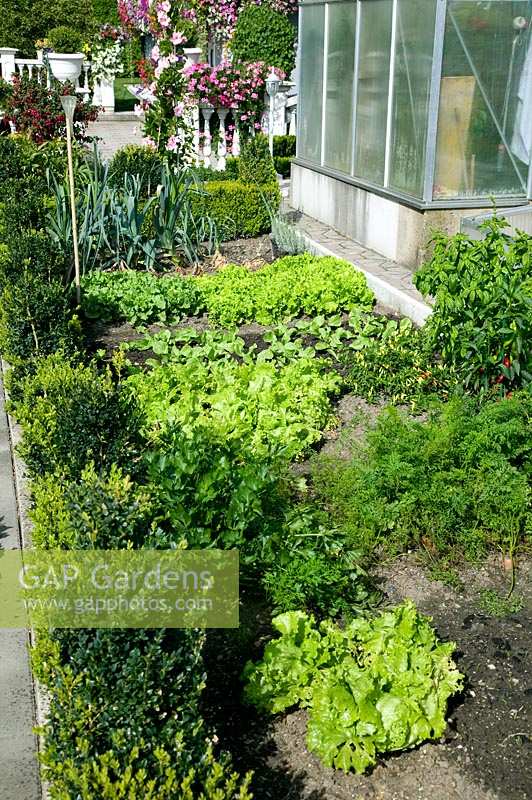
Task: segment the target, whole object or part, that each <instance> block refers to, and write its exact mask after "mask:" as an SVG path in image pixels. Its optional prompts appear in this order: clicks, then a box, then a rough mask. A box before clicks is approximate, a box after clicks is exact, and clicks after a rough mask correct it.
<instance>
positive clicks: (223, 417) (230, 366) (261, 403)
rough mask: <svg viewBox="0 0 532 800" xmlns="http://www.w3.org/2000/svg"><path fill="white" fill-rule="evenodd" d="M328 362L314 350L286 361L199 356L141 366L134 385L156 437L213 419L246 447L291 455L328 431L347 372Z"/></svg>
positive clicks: (218, 434) (213, 427)
mask: <svg viewBox="0 0 532 800" xmlns="http://www.w3.org/2000/svg"><path fill="white" fill-rule="evenodd" d="M321 366H322V365H321V364H320V362H319V361H318V360H317V359H311V358H301V359H298V360H295V361H293V362H292V363H289V364H286V365H284V366H281V367H279V366H277V365H275V364H272V363H267V362H264V363H253V361H252V360H246V361H244V363H238V362H236V361H224V360H220V361H213V362H211V363H205V361H204V360H203V359H202V358H201V356H199V357H198V358H191V359H189V360H188V361H187V362H186V363H184V364H182V363H179V362H178V363H168V364H164V365H162V366H159V367H154V368H153V369H152V370H150V372H148V373H142V372H140V371H139V372H137V373H136V374H133V375H131V376H130V377H129V378H128V379H127V380H126V385H127V386H128V387H129V392H130V393H131V396H132V397H133V396H134V397H135V398H136V401H137V402H138V403H139V404H140V408H141V410H142V414H143V418H144V425H143V430H144V431H145V433H146V435H147V436H149V437H150V438H153V440H154V441H157V440H158V438H159V436H160V433H161V431H165V430H166V429H169V428H173V427H174V426H176V425H178V426H179V427H180V428H181V430H182V432H183V434H184V435H191V434H192V433H193V431H194V430H195V429H196V428H197V427H198V426H204V425H206V426H208V428H209V429H210V431H211V434H210V435H211V437H212V439H213V440H214V441H218V442H220V441H221V442H229V441H235V442H238V443H239V446H240V447H241V448H242V450H243V452H246V451H250V452H251V453H253V454H254V455H256V456H268V455H270V454H272V453H273V454H277V457H279V458H281V459H282V460H284V461H285V462H288V461H290V460H291V459H293V458H295V457H296V456H298V455H299V454H300V453H302V452H303V451H304V450H305V449H306V448H308V447H309V445H311V444H312V443H313V442H315V441H317V439H319V438H320V436H321V431H322V429H323V428H324V427H325V425H326V424H327V421H328V419H329V417H330V404H329V399H328V397H329V395H330V394H333V393H334V392H335V391H337V389H338V387H339V378H338V376H336V375H334V374H332V373H325V372H322V371H321V369H320V367H321Z"/></svg>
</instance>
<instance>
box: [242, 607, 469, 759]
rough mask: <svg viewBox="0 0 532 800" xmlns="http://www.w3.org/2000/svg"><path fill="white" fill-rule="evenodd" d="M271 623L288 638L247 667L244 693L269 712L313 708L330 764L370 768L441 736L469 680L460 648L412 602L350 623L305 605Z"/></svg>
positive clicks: (313, 724)
mask: <svg viewBox="0 0 532 800" xmlns="http://www.w3.org/2000/svg"><path fill="white" fill-rule="evenodd" d="M273 625H274V627H275V629H276V630H277V631H278V632H279V633H280V634H281V636H280V638H278V639H275V640H273V641H271V642H270V643H269V644H268V645H266V649H265V652H264V657H263V659H262V661H260V662H259V663H258V664H253V663H251V662H248V664H247V665H246V667H245V670H244V679H245V681H246V687H245V690H244V696H245V699H246V701H247V702H249V703H252V704H253V705H255V706H257V708H259V709H260V710H262V711H264V712H266V713H270V714H275V713H278V712H280V711H284V710H286V709H289V708H293V707H294V706H298V705H299V706H301V707H304V708H308V709H309V723H308V735H307V745H308V747H309V749H310V750H311V751H312V752H315V753H316V754H317V755H318V756H319V757H320V758H321V760H322V761H323V763H324V764H325V765H326V766H329V767H337V768H339V769H342V770H344V771H345V772H349V771H350V770H354V771H355V772H364V771H365V770H366V769H367V768H368V767H370V766H372V765H373V764H375V763H376V760H377V757H378V755H379V754H380V753H385V752H388V751H393V750H405V749H408V748H411V747H415V746H416V745H418V744H420V743H421V742H424V741H426V740H428V739H437V738H438V737H439V736H441V735H442V734H443V732H444V730H445V727H446V722H445V713H446V710H447V701H448V699H449V697H451V696H452V695H453V694H455V693H456V692H458V691H459V690H460V689H461V688H462V678H463V676H462V675H461V673H460V672H459V671H458V669H457V668H456V665H455V664H454V662H453V661H452V658H451V656H452V654H453V651H454V648H455V645H454V644H453V643H451V642H448V643H441V642H439V641H438V639H437V637H436V634H435V632H434V630H433V628H432V627H431V625H430V622H429V620H428V618H426V617H423V616H422V615H421V614H419V613H418V611H417V610H416V608H415V606H414V605H413V603H412V602H410V601H406V602H405V603H403V604H402V605H400V606H397V607H396V608H394V609H392V610H390V611H384V612H382V613H381V614H380V615H379V616H378V617H376V618H374V619H370V618H359V619H356V620H354V621H353V622H351V623H350V624H349V625H348V626H347V627H346V628H344V629H341V628H339V627H338V626H336V625H334V624H333V623H331V622H330V621H324V622H322V623H321V624H320V625H319V626H317V625H316V623H315V621H314V618H313V617H312V616H309V615H307V614H305V613H303V612H301V611H294V612H289V613H286V614H281V616H279V617H276V618H275V619H274V620H273Z"/></svg>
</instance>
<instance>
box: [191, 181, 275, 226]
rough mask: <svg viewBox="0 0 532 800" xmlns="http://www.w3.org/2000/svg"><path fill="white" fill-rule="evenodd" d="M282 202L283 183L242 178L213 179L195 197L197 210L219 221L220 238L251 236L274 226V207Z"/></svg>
mask: <svg viewBox="0 0 532 800" xmlns="http://www.w3.org/2000/svg"><path fill="white" fill-rule="evenodd" d="M280 202H281V193H280V190H279V186H278V185H277V184H276V183H275V184H273V183H272V184H265V185H263V186H256V185H253V184H249V183H241V182H240V181H220V182H218V181H209V182H208V183H206V184H205V191H204V192H202V193H201V194H200V195H198V196H196V197H195V198H194V199H193V213H194V214H195V215H198V216H200V215H208V216H210V217H212V219H213V220H214V221H215V222H216V224H217V225H218V229H219V233H220V238H221V239H222V240H224V241H227V240H229V239H248V238H252V237H253V236H260V235H261V234H262V233H267V232H268V231H269V230H270V229H271V219H270V211H273V212H275V211H277V209H278V208H279V205H280Z"/></svg>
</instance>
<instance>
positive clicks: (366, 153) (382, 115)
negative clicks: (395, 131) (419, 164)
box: [354, 0, 393, 186]
mask: <svg viewBox="0 0 532 800" xmlns="http://www.w3.org/2000/svg"><path fill="white" fill-rule="evenodd" d="M392 9H393V3H392V0H362V4H361V14H360V55H359V64H358V85H357V106H356V117H355V125H356V141H355V170H354V172H355V175H356V176H357V177H359V178H365V179H366V180H368V181H371V182H372V183H376V184H378V185H379V186H383V184H384V161H385V153H386V121H387V114H388V85H389V80H390V46H391V36H392Z"/></svg>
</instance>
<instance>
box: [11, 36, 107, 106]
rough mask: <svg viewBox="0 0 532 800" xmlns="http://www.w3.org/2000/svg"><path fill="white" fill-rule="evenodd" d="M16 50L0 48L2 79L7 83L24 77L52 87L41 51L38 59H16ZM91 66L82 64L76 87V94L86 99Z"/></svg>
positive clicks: (86, 63)
mask: <svg viewBox="0 0 532 800" xmlns="http://www.w3.org/2000/svg"><path fill="white" fill-rule="evenodd" d="M17 52H18V51H17V49H16V48H14V47H0V69H1V73H2V78H3V79H4V80H5V81H7V82H8V83H12V82H13V78H14V77H15V75H20V76H21V77H23V76H24V75H26V76H27V77H29V78H34V79H36V80H40V81H41V82H42V81H43V80H46V85H47V87H48V88H50V86H51V85H52V78H51V75H50V70H49V69H48V66H47V64H46V60H45V58H46V57H45V56H43V54H42V50H39V51H38V53H37V55H38V58H17V55H16V54H17ZM90 69H91V65H90V63H89V62H86V61H85V62H84V63H83V77H82V78H81V77H80V78H79V80H78V82H77V85H76V92H77V93H78V94H81V95H83V96H84V97H85V98H88V96H89V95H90V87H89V71H90Z"/></svg>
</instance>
